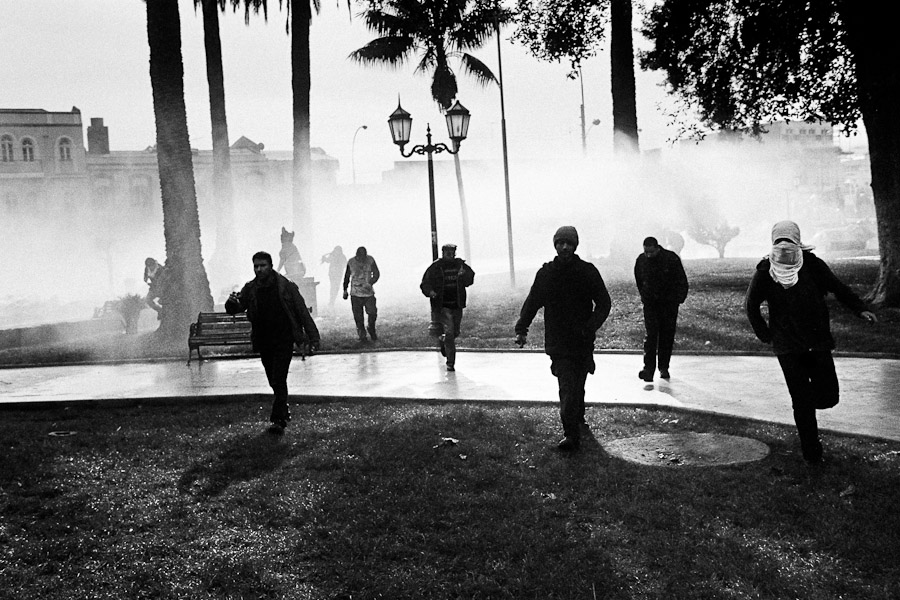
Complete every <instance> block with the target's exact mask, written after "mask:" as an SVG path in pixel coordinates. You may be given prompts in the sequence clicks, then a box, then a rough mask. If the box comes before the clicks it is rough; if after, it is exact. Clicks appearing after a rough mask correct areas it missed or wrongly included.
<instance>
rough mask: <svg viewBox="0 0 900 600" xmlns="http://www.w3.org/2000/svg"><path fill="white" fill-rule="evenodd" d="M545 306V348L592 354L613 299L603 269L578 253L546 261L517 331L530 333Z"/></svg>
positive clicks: (567, 353)
mask: <svg viewBox="0 0 900 600" xmlns="http://www.w3.org/2000/svg"><path fill="white" fill-rule="evenodd" d="M541 307H543V309H544V351H545V352H546V353H547V354H549V355H550V356H551V357H554V356H576V357H583V356H590V355H591V354H592V353H593V351H594V336H595V334H596V332H597V330H598V329H600V327H601V326H602V325H603V323H604V322H605V321H606V317H608V316H609V311H610V309H611V308H612V301H611V300H610V297H609V292H608V291H607V289H606V284H605V283H604V282H603V277H601V276H600V271H598V270H597V267H595V266H594V265H593V264H591V263H589V262H585V261H583V260H581V258H579V256H578V255H577V254H576V255H575V256H573V258H572V261H571V262H569V263H564V262H563V261H561V260H560V259H559V258H558V257H557V258H555V259H554V260H553V261H552V262H548V263H544V266H542V267H541V268H540V269H539V270H538V272H537V275H535V277H534V283H533V284H532V286H531V291H529V292H528V297H527V298H526V299H525V303H524V304H523V305H522V310H521V312H520V313H519V320H518V321H517V322H516V334H519V335H528V328H529V327H530V326H531V322H532V321H533V320H534V317H535V315H536V314H537V311H538V310H539V309H540V308H541Z"/></svg>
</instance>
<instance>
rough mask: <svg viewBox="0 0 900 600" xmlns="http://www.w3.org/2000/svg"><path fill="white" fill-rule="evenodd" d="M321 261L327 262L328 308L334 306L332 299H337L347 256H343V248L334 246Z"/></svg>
mask: <svg viewBox="0 0 900 600" xmlns="http://www.w3.org/2000/svg"><path fill="white" fill-rule="evenodd" d="M322 262H323V263H328V283H329V284H330V287H329V289H328V308H332V309H333V308H334V301H335V300H337V297H338V292H340V291H341V278H342V277H343V276H344V268H345V267H346V266H347V257H346V256H344V249H343V248H341V247H340V246H335V247H334V250H332V251H331V252H329V253H328V254H325V255H323V256H322Z"/></svg>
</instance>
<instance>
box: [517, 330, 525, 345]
mask: <svg viewBox="0 0 900 600" xmlns="http://www.w3.org/2000/svg"><path fill="white" fill-rule="evenodd" d="M525 337H526V336H525V335H523V334H521V333H517V334H516V345H517V346H518V347H519V348H521V347H523V346H524V345H525Z"/></svg>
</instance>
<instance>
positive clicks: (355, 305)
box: [350, 296, 378, 340]
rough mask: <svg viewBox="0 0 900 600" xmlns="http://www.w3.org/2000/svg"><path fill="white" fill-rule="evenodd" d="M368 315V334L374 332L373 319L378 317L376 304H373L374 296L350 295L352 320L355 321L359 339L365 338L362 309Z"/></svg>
mask: <svg viewBox="0 0 900 600" xmlns="http://www.w3.org/2000/svg"><path fill="white" fill-rule="evenodd" d="M364 309H365V311H366V315H368V317H369V335H373V334H374V333H375V319H377V318H378V306H377V305H376V304H375V296H350V310H352V311H353V320H354V321H355V322H356V333H357V334H358V335H359V339H361V340H364V339H366V324H365V321H364V320H363V310H364Z"/></svg>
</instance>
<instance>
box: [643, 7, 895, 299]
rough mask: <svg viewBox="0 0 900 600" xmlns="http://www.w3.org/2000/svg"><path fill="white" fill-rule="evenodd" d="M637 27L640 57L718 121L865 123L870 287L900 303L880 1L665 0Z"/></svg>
mask: <svg viewBox="0 0 900 600" xmlns="http://www.w3.org/2000/svg"><path fill="white" fill-rule="evenodd" d="M644 35H646V36H647V37H648V38H649V39H651V40H652V41H653V42H655V48H654V49H653V50H651V51H649V52H647V53H645V54H644V56H643V58H642V64H643V66H644V67H648V68H652V69H661V70H663V71H665V73H666V78H667V81H668V84H669V86H670V88H671V91H672V92H674V93H675V94H677V95H679V96H680V97H681V98H683V99H684V100H685V102H686V103H687V104H688V105H689V106H693V107H694V108H696V109H697V111H698V115H699V117H700V119H701V120H702V122H703V123H704V124H706V125H709V126H711V127H714V128H727V129H733V130H749V131H753V132H759V131H761V130H762V129H763V128H764V126H765V123H766V122H767V121H772V120H778V119H800V120H807V121H816V120H822V121H829V122H831V123H833V124H839V125H842V126H843V127H844V128H845V129H847V130H852V129H853V128H854V127H856V125H857V123H858V122H859V120H860V118H862V121H863V123H864V124H865V127H866V135H867V138H868V143H869V161H870V164H871V175H872V195H873V197H874V200H875V215H876V218H877V220H878V242H879V252H880V255H881V265H880V267H881V268H880V271H879V278H878V281H877V282H876V284H875V287H874V288H873V290H872V291H871V292H870V294H869V296H868V299H869V300H871V301H872V302H873V303H875V304H881V305H884V306H890V307H898V306H900V175H898V173H900V113H898V111H897V109H896V104H897V97H898V95H900V69H898V67H897V61H896V56H897V50H898V48H897V46H898V42H897V35H896V25H895V24H894V20H893V19H892V18H891V17H890V15H889V14H888V11H887V10H886V5H884V4H883V3H877V2H857V1H854V0H817V1H816V2H809V1H808V0H663V1H662V2H661V3H660V4H658V5H656V6H655V7H654V8H652V9H651V10H650V12H649V14H648V17H647V20H646V23H645V27H644Z"/></svg>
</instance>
